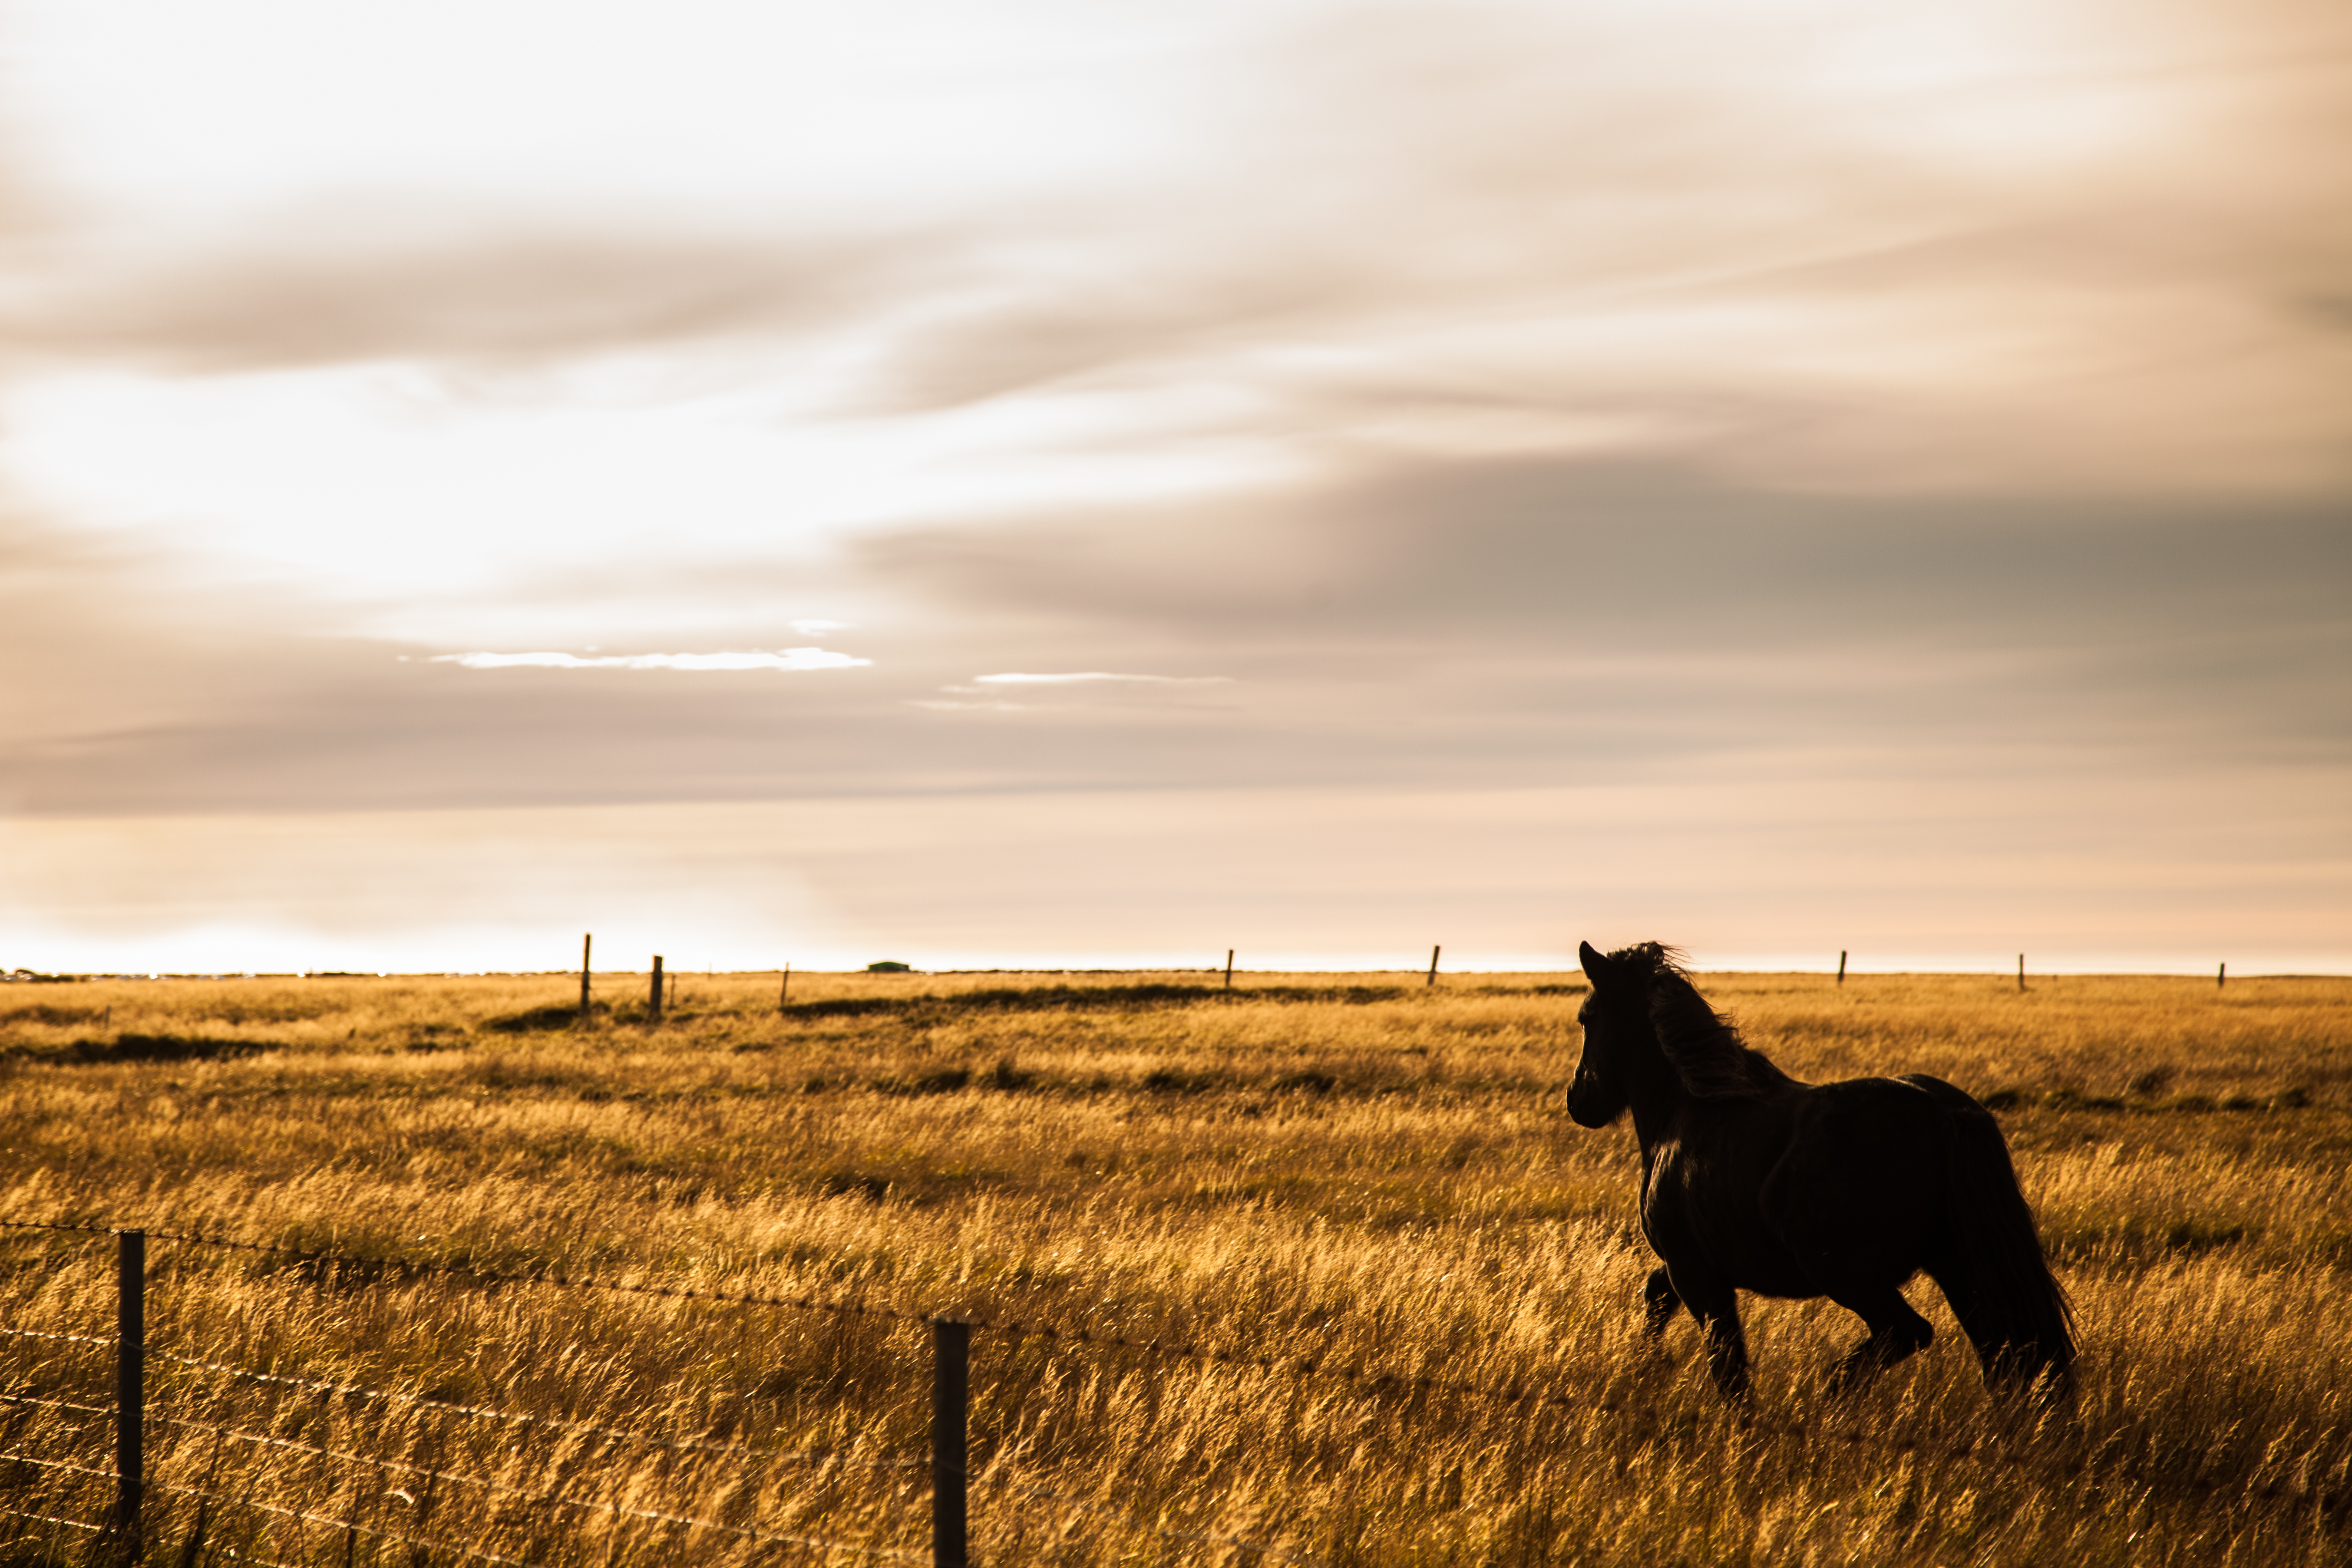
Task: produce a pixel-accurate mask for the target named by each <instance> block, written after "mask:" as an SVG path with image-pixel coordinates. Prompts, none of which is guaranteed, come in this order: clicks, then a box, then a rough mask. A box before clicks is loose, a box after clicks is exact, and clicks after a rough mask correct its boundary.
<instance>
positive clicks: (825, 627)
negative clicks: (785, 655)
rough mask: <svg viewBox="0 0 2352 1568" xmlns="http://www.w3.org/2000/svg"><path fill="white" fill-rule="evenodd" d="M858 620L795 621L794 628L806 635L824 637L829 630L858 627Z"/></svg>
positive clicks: (835, 630)
mask: <svg viewBox="0 0 2352 1568" xmlns="http://www.w3.org/2000/svg"><path fill="white" fill-rule="evenodd" d="M856 626H857V623H856V621H819V620H806V621H794V622H793V630H794V631H796V632H798V633H800V634H801V636H803V637H823V636H824V634H825V633H827V632H845V631H852V630H855V629H856Z"/></svg>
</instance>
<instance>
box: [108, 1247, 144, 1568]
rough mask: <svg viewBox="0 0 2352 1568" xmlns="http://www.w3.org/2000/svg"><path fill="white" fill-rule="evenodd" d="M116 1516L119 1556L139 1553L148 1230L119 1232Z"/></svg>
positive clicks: (127, 1559)
mask: <svg viewBox="0 0 2352 1568" xmlns="http://www.w3.org/2000/svg"><path fill="white" fill-rule="evenodd" d="M115 1247H116V1251H115V1298H114V1300H115V1306H114V1317H115V1325H114V1336H115V1337H114V1475H115V1483H114V1521H113V1527H114V1532H115V1536H116V1539H117V1541H118V1542H119V1552H120V1560H121V1561H122V1562H125V1563H131V1562H136V1561H137V1560H138V1557H139V1545H140V1542H139V1514H140V1508H141V1505H142V1502H143V1501H144V1500H145V1498H146V1491H147V1472H146V1464H147V1233H146V1232H145V1231H143V1230H124V1231H117V1232H116V1233H115Z"/></svg>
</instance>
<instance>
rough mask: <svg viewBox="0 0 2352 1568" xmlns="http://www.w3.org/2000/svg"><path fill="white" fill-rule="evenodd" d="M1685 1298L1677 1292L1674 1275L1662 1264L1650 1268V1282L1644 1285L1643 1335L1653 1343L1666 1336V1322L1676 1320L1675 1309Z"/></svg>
mask: <svg viewBox="0 0 2352 1568" xmlns="http://www.w3.org/2000/svg"><path fill="white" fill-rule="evenodd" d="M1682 1304H1683V1299H1682V1298H1681V1297H1680V1296H1677V1295H1675V1281H1674V1277H1673V1276H1672V1275H1670V1274H1668V1273H1667V1272H1666V1269H1665V1266H1664V1265H1663V1264H1661V1265H1660V1266H1658V1267H1657V1268H1653V1269H1651V1270H1650V1280H1649V1283H1648V1284H1646V1285H1644V1286H1643V1287H1642V1337H1643V1339H1646V1340H1648V1341H1649V1342H1651V1343H1652V1344H1655V1343H1657V1342H1659V1341H1661V1340H1663V1339H1664V1338H1665V1337H1666V1324H1667V1323H1669V1322H1671V1321H1673V1320H1674V1315H1675V1309H1676V1308H1678V1307H1680V1306H1681V1305H1682Z"/></svg>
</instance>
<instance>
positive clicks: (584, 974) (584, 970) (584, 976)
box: [580, 931, 596, 1024]
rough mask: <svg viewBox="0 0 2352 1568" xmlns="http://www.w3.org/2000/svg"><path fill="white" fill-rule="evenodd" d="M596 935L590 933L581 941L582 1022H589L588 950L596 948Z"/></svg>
mask: <svg viewBox="0 0 2352 1568" xmlns="http://www.w3.org/2000/svg"><path fill="white" fill-rule="evenodd" d="M595 942H596V933H595V932H593V931H591V932H589V933H588V934H587V935H586V936H583V937H582V938H581V939H580V1021H581V1022H582V1023H583V1024H584V1023H586V1022H587V1021H588V950H589V949H590V948H591V947H593V946H594V945H595Z"/></svg>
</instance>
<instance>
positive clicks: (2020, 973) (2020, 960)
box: [2017, 953, 2025, 991]
mask: <svg viewBox="0 0 2352 1568" xmlns="http://www.w3.org/2000/svg"><path fill="white" fill-rule="evenodd" d="M2017 988H2018V989H2019V990H2020V991H2022V990H2024V989H2025V954H2023V953H2019V954H2018V955H2017Z"/></svg>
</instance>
